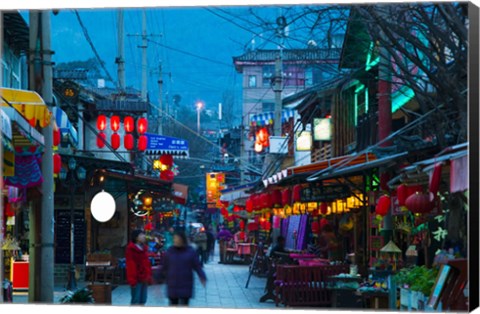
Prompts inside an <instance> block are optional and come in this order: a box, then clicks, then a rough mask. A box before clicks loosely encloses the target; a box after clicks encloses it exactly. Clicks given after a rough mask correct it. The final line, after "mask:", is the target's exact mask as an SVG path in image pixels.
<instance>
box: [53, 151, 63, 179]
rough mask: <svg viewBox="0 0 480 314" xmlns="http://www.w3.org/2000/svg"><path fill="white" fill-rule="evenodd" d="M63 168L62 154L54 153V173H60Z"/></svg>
mask: <svg viewBox="0 0 480 314" xmlns="http://www.w3.org/2000/svg"><path fill="white" fill-rule="evenodd" d="M61 170H62V156H60V155H59V154H53V173H55V174H59V173H60V171H61Z"/></svg>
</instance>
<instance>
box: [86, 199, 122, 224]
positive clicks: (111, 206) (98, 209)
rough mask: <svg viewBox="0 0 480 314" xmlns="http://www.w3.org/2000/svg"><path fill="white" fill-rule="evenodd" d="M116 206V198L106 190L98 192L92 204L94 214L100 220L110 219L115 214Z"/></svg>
mask: <svg viewBox="0 0 480 314" xmlns="http://www.w3.org/2000/svg"><path fill="white" fill-rule="evenodd" d="M115 208H116V205H115V199H114V198H113V196H112V195H111V194H110V193H108V192H105V191H102V192H100V193H98V194H96V195H95V196H94V197H93V199H92V203H91V204H90V209H91V212H92V216H93V218H95V220H96V221H98V222H107V221H109V220H110V219H111V218H112V217H113V215H114V214H115Z"/></svg>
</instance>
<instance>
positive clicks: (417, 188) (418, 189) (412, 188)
mask: <svg viewBox="0 0 480 314" xmlns="http://www.w3.org/2000/svg"><path fill="white" fill-rule="evenodd" d="M422 192H423V187H422V186H421V185H409V186H407V194H408V196H410V195H413V194H415V193H422ZM408 196H407V198H408Z"/></svg>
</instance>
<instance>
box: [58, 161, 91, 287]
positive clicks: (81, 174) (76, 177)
mask: <svg viewBox="0 0 480 314" xmlns="http://www.w3.org/2000/svg"><path fill="white" fill-rule="evenodd" d="M86 174H87V171H86V170H85V168H83V167H77V161H76V160H75V158H70V159H69V160H68V170H65V169H64V168H62V170H61V171H60V180H62V181H63V184H64V186H68V187H70V271H69V276H68V284H67V290H69V291H73V290H75V289H76V288H77V282H76V279H75V233H74V231H75V208H74V206H75V202H74V197H75V190H76V188H77V186H79V185H80V184H81V183H83V181H84V180H85V178H86Z"/></svg>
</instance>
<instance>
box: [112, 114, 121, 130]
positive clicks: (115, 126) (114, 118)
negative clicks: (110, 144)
mask: <svg viewBox="0 0 480 314" xmlns="http://www.w3.org/2000/svg"><path fill="white" fill-rule="evenodd" d="M110 128H111V129H112V131H113V132H117V131H118V130H119V129H120V117H119V116H112V117H111V118H110Z"/></svg>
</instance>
